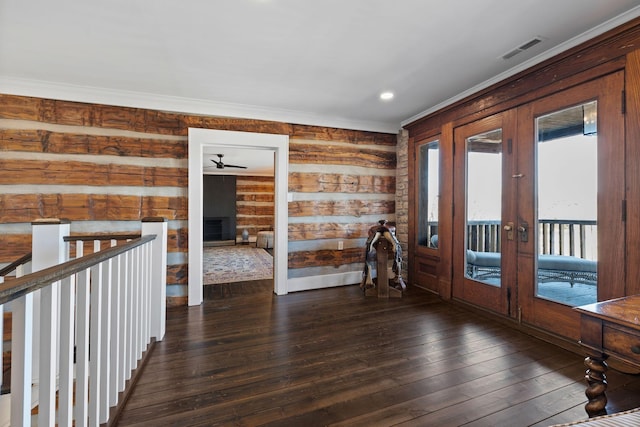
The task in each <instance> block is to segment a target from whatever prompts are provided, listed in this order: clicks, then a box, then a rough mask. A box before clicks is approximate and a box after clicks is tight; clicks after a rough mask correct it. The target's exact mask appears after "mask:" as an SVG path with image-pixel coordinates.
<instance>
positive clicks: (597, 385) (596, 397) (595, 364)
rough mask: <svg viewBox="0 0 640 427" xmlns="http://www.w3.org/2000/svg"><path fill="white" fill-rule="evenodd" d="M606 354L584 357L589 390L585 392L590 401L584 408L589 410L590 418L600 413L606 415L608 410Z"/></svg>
mask: <svg viewBox="0 0 640 427" xmlns="http://www.w3.org/2000/svg"><path fill="white" fill-rule="evenodd" d="M606 358H607V356H606V355H604V354H603V355H601V356H600V357H595V356H587V357H586V358H585V359H584V365H585V366H586V367H587V371H586V373H585V379H586V380H587V384H588V385H587V391H586V392H585V394H586V396H587V399H589V401H588V402H587V404H586V405H585V407H584V409H585V410H586V411H587V414H588V415H589V418H591V417H595V416H598V415H606V413H607V410H606V408H605V407H606V406H607V396H606V395H605V391H606V390H607V376H606V375H605V372H606V371H607V368H608V366H607V363H606V362H605V359H606Z"/></svg>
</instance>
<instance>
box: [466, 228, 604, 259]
mask: <svg viewBox="0 0 640 427" xmlns="http://www.w3.org/2000/svg"><path fill="white" fill-rule="evenodd" d="M531 231H532V230H529V237H530V238H533V237H534V236H533V234H532V233H531ZM515 233H516V238H519V236H518V235H517V231H515ZM596 235H597V222H596V221H582V220H574V219H567V220H564V219H554V220H550V219H541V220H540V221H539V222H538V233H537V236H538V251H539V252H538V253H539V254H540V255H570V256H576V257H579V258H586V259H595V258H596V252H597V237H596ZM501 243H502V227H501V224H500V221H469V222H468V223H467V249H471V250H473V251H477V252H500V249H501Z"/></svg>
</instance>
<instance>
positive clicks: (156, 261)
mask: <svg viewBox="0 0 640 427" xmlns="http://www.w3.org/2000/svg"><path fill="white" fill-rule="evenodd" d="M149 234H155V235H156V238H155V240H153V242H152V245H151V248H152V249H151V301H150V302H151V304H150V309H151V337H152V338H155V339H156V341H162V339H163V338H164V331H165V324H166V317H167V220H166V219H165V218H162V217H153V218H143V219H142V235H143V236H146V235H149Z"/></svg>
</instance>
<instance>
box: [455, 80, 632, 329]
mask: <svg viewBox="0 0 640 427" xmlns="http://www.w3.org/2000/svg"><path fill="white" fill-rule="evenodd" d="M622 89H623V78H622V75H621V74H613V75H611V76H608V77H604V78H601V79H598V80H594V81H592V82H589V83H586V84H584V85H581V86H579V87H575V88H572V89H569V90H565V91H563V92H561V93H558V94H556V95H552V96H549V97H546V98H543V99H541V100H538V101H535V102H532V103H529V104H526V105H523V106H521V107H518V108H517V109H514V110H512V111H508V112H505V113H501V114H500V115H496V116H492V117H490V118H487V119H483V120H480V121H478V122H474V123H471V124H469V125H465V126H461V127H459V128H456V129H455V134H454V144H455V155H454V156H455V158H454V162H455V167H456V175H455V178H454V180H455V183H454V188H455V190H454V191H455V195H454V197H455V199H454V200H455V207H454V212H455V214H454V259H453V261H454V277H453V296H454V297H455V298H459V299H462V300H464V301H467V302H470V303H473V304H475V305H479V306H482V307H485V308H488V309H490V310H493V311H496V312H498V313H502V314H505V315H508V316H511V317H514V318H518V319H519V320H521V321H523V322H525V323H528V324H531V325H535V326H537V327H541V328H543V329H545V330H548V331H551V332H554V333H557V334H559V335H562V336H565V337H568V338H572V339H574V338H577V337H578V335H579V316H578V315H577V314H576V313H575V311H574V310H573V307H575V306H579V305H584V304H589V303H593V302H596V301H598V300H602V299H607V298H612V297H615V296H621V295H622V294H623V291H621V286H623V285H621V284H623V283H624V268H623V266H624V263H623V259H624V223H623V211H622V209H623V200H624V145H623V143H622V141H624V139H623V138H622V135H621V132H623V129H624V126H623V116H622V112H621V107H620V106H621V103H622V100H621V99H622V98H621V97H622ZM516 129H517V132H513V131H512V130H516ZM605 278H606V279H605Z"/></svg>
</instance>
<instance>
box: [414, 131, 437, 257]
mask: <svg viewBox="0 0 640 427" xmlns="http://www.w3.org/2000/svg"><path fill="white" fill-rule="evenodd" d="M418 156H419V159H418V169H419V174H420V175H419V177H420V183H419V185H420V193H419V195H418V198H419V200H418V244H419V245H420V246H426V247H429V248H437V247H438V201H439V199H440V143H439V142H438V141H432V142H429V143H427V144H423V145H421V146H420V149H419V152H418Z"/></svg>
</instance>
